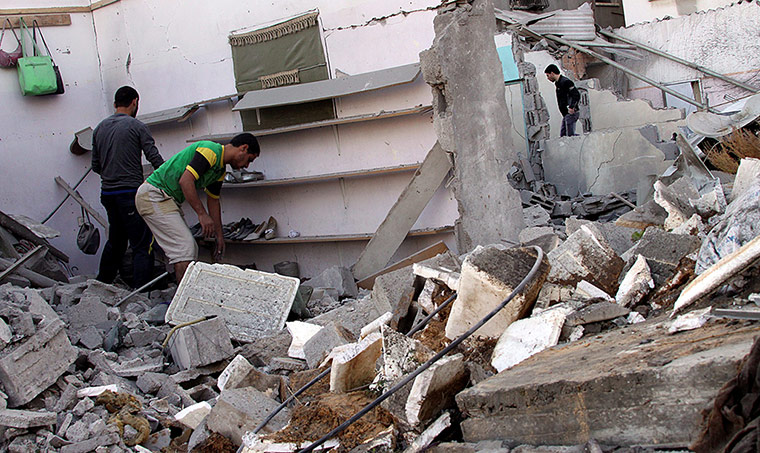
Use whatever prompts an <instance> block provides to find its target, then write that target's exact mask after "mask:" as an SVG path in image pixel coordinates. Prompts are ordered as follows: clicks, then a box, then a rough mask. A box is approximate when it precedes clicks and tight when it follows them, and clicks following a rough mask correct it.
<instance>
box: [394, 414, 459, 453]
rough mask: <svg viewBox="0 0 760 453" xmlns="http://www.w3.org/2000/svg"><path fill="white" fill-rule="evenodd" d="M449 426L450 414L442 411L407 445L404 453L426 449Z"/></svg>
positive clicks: (416, 452)
mask: <svg viewBox="0 0 760 453" xmlns="http://www.w3.org/2000/svg"><path fill="white" fill-rule="evenodd" d="M450 426H451V414H450V413H448V412H444V413H443V414H442V415H441V416H440V417H438V418H437V419H436V420H435V421H434V422H433V423H431V424H430V426H428V427H427V428H425V431H423V432H422V434H420V435H419V436H418V437H417V438H416V439H414V441H413V442H412V443H411V445H409V446H408V447H407V448H406V450H404V453H418V452H421V451H424V450H425V449H427V448H428V447H429V446H430V444H432V443H433V441H434V440H435V438H436V437H438V435H440V434H441V433H442V432H443V431H445V430H446V429H448V428H449V427H450Z"/></svg>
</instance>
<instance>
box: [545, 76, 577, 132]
mask: <svg viewBox="0 0 760 453" xmlns="http://www.w3.org/2000/svg"><path fill="white" fill-rule="evenodd" d="M544 73H546V78H547V79H549V81H550V82H554V84H555V85H556V86H557V107H559V111H560V113H562V127H561V128H560V132H559V136H560V137H565V136H573V135H575V122H576V121H578V103H579V102H580V100H581V93H580V92H579V91H578V89H577V88H575V84H574V83H573V81H572V80H570V79H568V78H567V77H565V76H563V75H560V74H559V68H558V67H557V65H554V64H550V65H549V66H547V67H546V69H545V70H544Z"/></svg>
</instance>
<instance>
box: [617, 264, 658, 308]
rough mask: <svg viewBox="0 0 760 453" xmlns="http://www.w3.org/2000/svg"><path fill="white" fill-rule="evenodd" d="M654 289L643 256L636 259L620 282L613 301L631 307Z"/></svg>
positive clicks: (652, 280)
mask: <svg viewBox="0 0 760 453" xmlns="http://www.w3.org/2000/svg"><path fill="white" fill-rule="evenodd" d="M653 288H654V279H652V273H651V272H650V270H649V265H648V264H647V260H646V258H644V256H643V255H638V256H637V257H636V262H634V263H633V266H631V268H630V269H629V270H628V272H627V273H626V274H625V277H624V278H623V281H622V282H620V287H619V288H618V292H617V294H615V301H616V302H617V303H618V304H620V305H622V306H623V307H633V306H635V305H636V304H638V303H639V301H641V299H643V298H644V297H645V296H646V295H647V294H649V292H650V291H651V290H652V289H653Z"/></svg>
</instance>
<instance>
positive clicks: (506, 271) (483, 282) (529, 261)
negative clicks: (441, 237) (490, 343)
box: [446, 245, 549, 339]
mask: <svg viewBox="0 0 760 453" xmlns="http://www.w3.org/2000/svg"><path fill="white" fill-rule="evenodd" d="M536 258H537V255H536V252H535V251H534V250H533V249H524V248H513V249H506V248H504V247H502V246H498V245H491V246H487V247H482V246H478V247H476V248H475V250H474V251H473V252H472V253H470V254H469V255H468V256H467V258H466V259H465V261H464V264H462V277H461V278H460V280H459V291H458V296H457V299H456V300H455V301H454V302H453V303H452V307H451V313H450V314H449V319H448V321H447V323H446V338H449V339H454V338H456V337H458V336H459V335H461V334H463V333H464V332H466V331H467V330H468V329H469V328H470V327H472V326H473V325H475V324H476V323H477V322H478V321H480V320H481V319H482V318H483V317H484V316H486V315H487V314H488V313H490V312H491V311H493V310H494V309H495V308H496V307H497V306H499V304H501V303H502V302H503V301H504V300H505V299H506V298H507V297H508V296H509V294H510V293H511V292H512V291H513V290H514V288H516V287H517V285H519V284H520V282H521V281H522V280H523V279H524V278H525V276H526V275H528V273H529V272H530V269H531V268H532V267H533V264H534V263H535V261H536ZM548 272H549V262H548V260H547V259H546V256H544V259H543V262H542V263H541V264H540V267H539V269H538V272H537V274H536V276H535V277H534V278H533V279H532V280H531V281H530V282H529V283H528V285H527V286H526V287H525V289H524V290H523V292H522V293H520V294H517V295H516V296H515V297H514V298H513V299H512V300H511V301H510V302H509V303H508V304H507V306H506V307H504V308H503V309H502V310H501V311H500V312H499V313H498V314H497V315H496V316H494V317H493V318H491V320H490V321H488V322H487V323H486V324H485V325H483V326H482V327H481V328H480V329H478V330H477V332H475V334H476V335H479V336H484V337H490V338H497V337H498V336H500V335H501V334H502V332H504V329H505V328H506V327H507V326H508V325H509V324H511V323H512V322H514V321H515V320H517V319H520V318H521V317H522V316H523V315H524V314H525V313H527V312H528V311H529V310H530V309H531V308H532V306H533V303H534V302H535V300H536V297H537V296H538V292H539V290H540V289H541V285H542V284H543V282H544V280H545V278H546V275H547V273H548Z"/></svg>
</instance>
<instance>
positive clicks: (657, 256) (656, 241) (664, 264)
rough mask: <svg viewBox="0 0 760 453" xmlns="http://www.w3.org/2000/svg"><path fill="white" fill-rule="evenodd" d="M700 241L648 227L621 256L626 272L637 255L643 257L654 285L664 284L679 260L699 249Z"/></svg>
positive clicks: (692, 237)
mask: <svg viewBox="0 0 760 453" xmlns="http://www.w3.org/2000/svg"><path fill="white" fill-rule="evenodd" d="M699 244H700V240H699V238H697V237H695V236H690V235H684V234H673V233H668V232H667V231H663V230H661V229H660V228H654V227H650V228H647V229H646V230H645V231H644V235H643V236H641V239H639V240H638V241H637V242H636V245H634V246H633V247H631V249H630V250H628V251H627V252H625V253H624V254H623V259H624V260H625V261H626V263H627V264H626V266H625V268H624V270H623V272H627V271H628V270H629V269H630V267H631V266H633V264H634V262H635V261H636V259H638V255H643V256H644V258H646V260H647V265H648V266H649V270H650V272H651V274H652V278H653V279H654V282H655V285H658V286H659V285H662V284H664V283H665V282H666V281H667V280H668V279H669V278H670V277H672V276H673V274H674V273H675V271H676V269H677V268H678V265H679V263H680V262H681V259H683V257H685V256H686V255H688V254H690V253H692V252H694V251H696V250H697V249H698V248H699Z"/></svg>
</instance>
